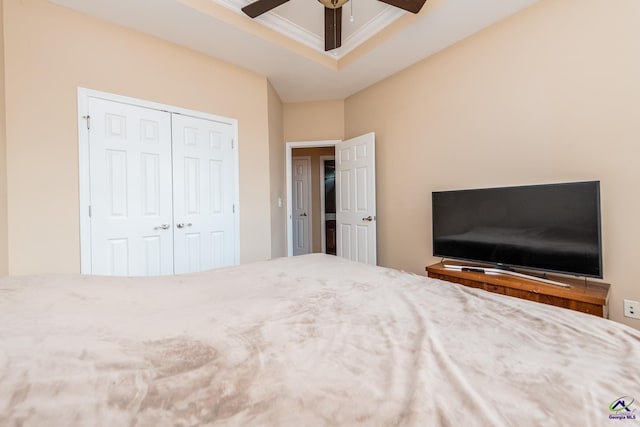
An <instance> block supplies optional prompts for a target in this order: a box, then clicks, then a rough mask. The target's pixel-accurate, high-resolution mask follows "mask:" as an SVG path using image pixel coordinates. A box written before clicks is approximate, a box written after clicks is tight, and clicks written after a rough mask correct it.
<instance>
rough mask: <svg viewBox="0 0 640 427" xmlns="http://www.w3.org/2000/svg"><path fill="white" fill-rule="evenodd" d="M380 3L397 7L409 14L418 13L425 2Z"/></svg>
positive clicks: (389, 0) (399, 0)
mask: <svg viewBox="0 0 640 427" xmlns="http://www.w3.org/2000/svg"><path fill="white" fill-rule="evenodd" d="M380 1H381V2H382V3H386V4H390V5H391V6H395V7H399V8H400V9H403V10H406V11H407V12H411V13H418V12H420V9H422V6H424V4H425V3H426V2H427V0H380Z"/></svg>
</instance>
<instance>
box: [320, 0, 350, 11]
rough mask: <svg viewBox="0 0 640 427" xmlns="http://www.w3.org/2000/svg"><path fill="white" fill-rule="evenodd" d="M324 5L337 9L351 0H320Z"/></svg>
mask: <svg viewBox="0 0 640 427" xmlns="http://www.w3.org/2000/svg"><path fill="white" fill-rule="evenodd" d="M318 1H319V2H320V3H322V5H323V6H324V7H328V8H329V9H337V8H339V7H342V6H344V5H345V4H346V3H347V2H348V1H349V0H318Z"/></svg>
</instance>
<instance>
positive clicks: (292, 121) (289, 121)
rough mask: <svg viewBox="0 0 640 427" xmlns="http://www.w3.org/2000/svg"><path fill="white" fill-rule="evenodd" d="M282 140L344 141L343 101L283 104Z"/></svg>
mask: <svg viewBox="0 0 640 427" xmlns="http://www.w3.org/2000/svg"><path fill="white" fill-rule="evenodd" d="M284 139H285V141H286V142H299V141H324V140H331V139H344V100H335V101H318V102H300V103H294V104H284Z"/></svg>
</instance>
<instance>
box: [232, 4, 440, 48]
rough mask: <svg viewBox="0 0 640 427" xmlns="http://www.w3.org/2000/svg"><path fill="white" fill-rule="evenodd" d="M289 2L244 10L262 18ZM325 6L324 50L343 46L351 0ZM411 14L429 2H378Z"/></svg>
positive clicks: (250, 6)
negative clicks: (344, 16) (346, 11)
mask: <svg viewBox="0 0 640 427" xmlns="http://www.w3.org/2000/svg"><path fill="white" fill-rule="evenodd" d="M288 1H289V0H257V1H254V2H253V3H250V4H248V5H246V6H245V7H243V8H242V11H243V12H244V13H245V14H247V16H249V17H250V18H255V17H256V16H260V15H262V14H263V13H265V12H268V11H270V10H271V9H274V8H276V7H278V6H280V5H281V4H284V3H286V2H288ZM318 1H319V2H320V3H322V4H323V5H324V50H325V52H326V51H329V50H333V49H336V48H339V47H340V46H341V45H342V6H343V5H344V4H346V3H347V2H348V1H349V0H318ZM378 1H381V2H383V3H386V4H389V5H391V6H395V7H398V8H400V9H403V10H406V11H407V12H411V13H418V12H420V9H422V6H423V5H424V4H425V3H426V1H427V0H378Z"/></svg>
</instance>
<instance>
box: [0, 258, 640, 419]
mask: <svg viewBox="0 0 640 427" xmlns="http://www.w3.org/2000/svg"><path fill="white" fill-rule="evenodd" d="M639 374H640V331H637V330H635V329H632V328H630V327H627V326H624V325H622V324H618V323H615V322H612V321H608V320H604V319H600V318H597V317H595V316H591V315H587V314H582V313H578V312H574V311H569V310H565V309H560V308H556V307H552V306H547V305H543V304H538V303H533V302H529V301H524V300H519V299H515V298H509V297H506V296H503V295H497V294H491V293H488V292H484V291H480V290H476V289H470V288H466V287H462V286H459V285H455V284H452V283H447V282H443V281H439V280H435V279H429V278H426V277H422V276H418V275H414V274H409V273H404V272H400V271H397V270H393V269H387V268H381V267H372V266H367V265H363V264H357V263H354V262H351V261H347V260H344V259H341V258H337V257H334V256H328V255H320V254H316V255H307V256H301V257H292V258H282V259H277V260H273V261H266V262H259V263H253V264H247V265H243V266H239V267H232V268H226V269H222V270H216V271H210V272H203V273H197V274H191V275H184V276H173V277H154V278H115V277H96V276H91V277H90V276H79V275H76V276H65V275H57V276H52V275H48V276H25V277H10V278H4V279H2V280H0V425H2V426H52V425H60V426H74V425H77V426H207V425H211V426H214V425H215V426H217V425H224V426H235V425H238V426H324V425H327V426H328V425H331V426H333V425H336V426H337V425H345V426H351V425H356V426H396V425H401V426H440V425H441V426H449V425H450V426H507V425H513V426H569V425H571V426H578V425H579V426H604V425H620V426H623V425H625V426H626V425H636V424H638V423H640V421H639V419H640V414H637V412H635V411H636V408H637V407H640V381H639V378H640V375H639ZM634 397H635V398H637V399H639V400H638V402H639V403H635V401H634V400H633V399H634ZM638 412H640V411H638ZM636 414H637V419H634V418H632V417H636ZM622 421H624V422H622Z"/></svg>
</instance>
